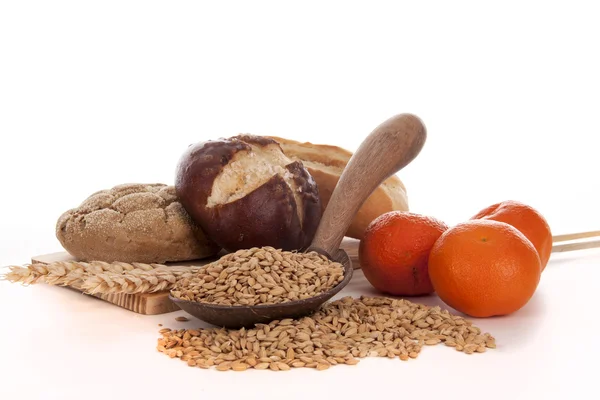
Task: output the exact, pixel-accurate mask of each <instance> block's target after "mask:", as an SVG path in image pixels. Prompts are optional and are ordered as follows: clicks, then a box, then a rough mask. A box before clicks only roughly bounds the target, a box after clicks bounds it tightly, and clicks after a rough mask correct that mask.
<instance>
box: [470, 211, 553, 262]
mask: <svg viewBox="0 0 600 400" xmlns="http://www.w3.org/2000/svg"><path fill="white" fill-rule="evenodd" d="M471 219H489V220H493V221H500V222H506V223H507V224H510V225H512V226H514V227H515V228H517V229H518V230H519V231H521V233H522V234H523V235H525V236H526V237H527V239H529V240H530V241H531V243H532V244H533V246H534V247H535V249H536V250H537V252H538V254H539V256H540V262H541V265H542V271H543V270H544V269H545V268H546V265H547V264H548V260H549V259H550V253H551V252H552V232H551V231H550V225H548V222H547V221H546V219H545V218H544V216H543V215H542V214H540V212H539V211H537V210H536V209H534V208H533V207H531V206H528V205H527V204H523V203H521V202H519V201H514V200H507V201H503V202H500V203H496V204H493V205H491V206H489V207H487V208H485V209H483V210H481V211H479V212H478V213H477V214H476V215H475V216H473V217H471Z"/></svg>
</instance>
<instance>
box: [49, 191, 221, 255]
mask: <svg viewBox="0 0 600 400" xmlns="http://www.w3.org/2000/svg"><path fill="white" fill-rule="evenodd" d="M56 237H57V238H58V240H59V241H60V243H61V244H62V246H63V247H64V248H65V250H67V251H68V252H69V253H70V254H71V255H73V256H74V257H76V258H77V259H78V260H80V261H106V262H115V261H122V262H141V263H165V262H170V261H171V262H175V261H187V260H195V259H202V258H206V257H210V256H214V255H216V254H217V253H218V251H219V250H220V248H219V247H218V246H217V245H216V244H215V243H214V242H213V241H211V240H209V239H208V238H207V236H206V235H205V234H204V232H203V231H202V230H201V228H200V227H198V226H197V225H196V224H195V223H194V222H193V221H192V219H191V218H190V216H189V215H188V213H187V212H186V211H185V209H184V208H183V206H182V205H181V203H180V202H179V200H178V198H177V196H176V194H175V188H174V187H173V186H167V185H164V184H123V185H119V186H115V187H113V188H111V189H107V190H101V191H99V192H96V193H94V194H92V195H91V196H89V197H88V198H87V199H86V200H85V201H83V203H81V205H80V206H79V207H77V208H74V209H71V210H68V211H66V212H65V213H64V214H62V215H61V216H60V218H59V220H58V222H57V224H56Z"/></svg>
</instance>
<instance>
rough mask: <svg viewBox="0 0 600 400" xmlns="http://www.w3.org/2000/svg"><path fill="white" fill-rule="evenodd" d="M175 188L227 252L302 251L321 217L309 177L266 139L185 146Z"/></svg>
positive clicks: (245, 138)
mask: <svg viewBox="0 0 600 400" xmlns="http://www.w3.org/2000/svg"><path fill="white" fill-rule="evenodd" d="M175 188H176V192H177V196H178V197H179V198H180V200H181V204H182V205H183V206H184V208H185V209H186V210H187V211H188V213H189V214H190V215H191V216H192V218H193V219H194V220H195V221H196V222H197V223H198V225H200V226H201V227H202V229H203V230H204V231H205V232H206V233H207V234H208V235H209V236H210V237H211V239H213V240H214V241H215V242H216V243H217V244H219V245H220V246H221V247H223V248H224V249H226V250H228V251H236V250H239V249H249V248H252V247H262V246H272V247H275V248H277V249H283V250H301V249H304V248H306V247H308V245H310V242H311V241H312V238H313V236H314V234H315V232H316V229H317V226H318V224H319V221H320V219H321V202H320V198H319V192H318V188H317V184H316V182H315V181H314V179H313V178H312V176H311V175H310V174H309V173H308V171H307V170H306V168H304V166H303V164H302V162H300V161H292V160H290V159H289V158H287V157H286V156H285V154H284V153H283V151H282V150H281V147H280V146H279V144H278V143H277V142H276V141H274V140H272V139H269V138H266V137H261V136H254V135H238V136H234V137H232V138H229V139H219V140H210V141H206V142H200V143H196V144H194V145H192V146H190V147H188V149H187V150H186V151H185V153H184V154H183V155H182V157H181V159H180V161H179V164H178V166H177V171H176V178H175Z"/></svg>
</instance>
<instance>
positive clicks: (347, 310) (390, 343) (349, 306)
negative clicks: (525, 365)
mask: <svg viewBox="0 0 600 400" xmlns="http://www.w3.org/2000/svg"><path fill="white" fill-rule="evenodd" d="M160 332H161V334H162V338H161V339H159V340H158V346H157V350H158V351H160V352H162V353H164V354H166V355H168V356H169V357H171V358H180V359H181V360H183V361H185V362H187V364H188V365H189V366H191V367H199V368H205V369H206V368H211V367H214V368H215V369H217V370H219V371H227V370H234V371H244V370H246V369H249V368H254V369H270V370H273V371H287V370H289V369H291V368H302V367H305V368H315V369H317V370H325V369H328V368H329V367H331V366H333V365H338V364H348V365H355V364H357V363H358V362H359V358H364V357H388V358H396V357H398V358H400V360H404V361H406V360H408V359H409V358H416V357H417V356H418V354H419V352H420V351H421V348H422V347H423V346H424V345H436V344H439V343H444V344H445V345H446V346H450V347H454V348H455V349H456V350H458V351H461V352H464V353H466V354H472V353H475V352H478V353H483V352H485V351H486V348H495V347H496V344H495V339H494V338H493V337H492V336H491V335H490V334H488V333H485V334H482V333H481V330H480V329H479V328H477V327H475V326H473V325H472V323H471V322H470V321H468V320H466V319H464V318H463V317H460V316H456V315H452V314H450V313H449V312H448V311H447V310H442V309H441V308H440V307H438V306H436V307H429V306H426V305H423V304H416V303H412V302H410V301H408V300H405V299H402V300H396V299H390V298H385V297H365V296H361V297H360V298H352V297H344V298H342V299H340V300H337V301H334V302H330V303H327V304H325V305H324V306H323V307H321V309H319V311H317V312H316V313H314V314H313V315H311V316H310V317H304V318H301V319H297V320H295V319H283V320H276V321H272V322H271V323H269V324H257V325H256V326H255V327H254V328H252V329H244V328H242V329H239V330H228V329H224V328H209V329H191V330H188V329H180V330H171V329H168V328H165V329H162V330H161V331H160Z"/></svg>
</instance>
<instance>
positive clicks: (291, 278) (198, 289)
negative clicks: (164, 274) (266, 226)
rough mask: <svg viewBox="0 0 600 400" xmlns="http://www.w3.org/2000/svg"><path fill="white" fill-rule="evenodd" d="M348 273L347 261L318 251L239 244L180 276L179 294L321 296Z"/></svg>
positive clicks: (260, 298)
mask: <svg viewBox="0 0 600 400" xmlns="http://www.w3.org/2000/svg"><path fill="white" fill-rule="evenodd" d="M343 279H344V268H343V266H342V264H340V263H336V262H332V261H330V260H329V259H327V257H325V256H323V255H320V254H319V253H316V252H309V253H296V252H289V251H281V250H276V249H274V248H273V247H262V248H256V247H255V248H252V249H248V250H239V251H237V252H235V253H230V254H227V255H225V256H223V257H222V258H221V259H219V260H218V261H216V262H214V263H212V264H209V265H207V266H206V267H205V268H203V269H202V270H200V271H198V272H197V273H195V274H193V275H192V276H190V277H186V278H183V279H181V280H179V281H178V282H177V284H176V285H175V287H174V288H173V289H172V290H171V294H172V295H173V296H174V297H177V298H180V299H183V300H190V301H197V302H202V303H211V304H219V305H228V306H236V305H259V304H278V303H285V302H287V301H293V300H302V299H307V298H309V297H314V296H317V295H319V294H321V293H323V292H326V291H327V290H329V289H331V288H333V287H335V286H336V285H337V284H338V283H339V282H341V281H342V280H343Z"/></svg>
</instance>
